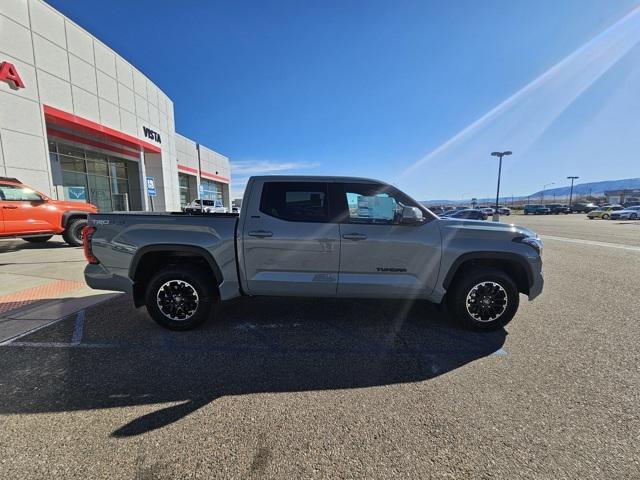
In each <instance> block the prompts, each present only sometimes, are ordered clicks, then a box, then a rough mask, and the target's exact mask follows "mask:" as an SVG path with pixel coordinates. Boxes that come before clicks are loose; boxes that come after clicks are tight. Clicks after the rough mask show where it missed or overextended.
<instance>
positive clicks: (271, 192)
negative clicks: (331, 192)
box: [260, 182, 329, 222]
mask: <svg viewBox="0 0 640 480" xmlns="http://www.w3.org/2000/svg"><path fill="white" fill-rule="evenodd" d="M260 211H261V212H262V213H264V214H266V215H270V216H272V217H275V218H280V219H282V220H287V221H290V222H328V221H329V220H328V219H329V209H328V205H327V184H326V183H322V182H267V183H265V184H264V186H263V188H262V197H261V198H260Z"/></svg>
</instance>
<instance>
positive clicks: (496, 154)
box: [491, 150, 511, 222]
mask: <svg viewBox="0 0 640 480" xmlns="http://www.w3.org/2000/svg"><path fill="white" fill-rule="evenodd" d="M509 155H511V152H510V151H509V150H507V151H506V152H491V156H492V157H498V158H499V159H500V163H499V164H498V189H497V191H496V209H495V211H494V212H493V221H494V222H497V221H499V220H500V214H499V213H498V204H499V203H500V175H501V174H502V157H507V156H509Z"/></svg>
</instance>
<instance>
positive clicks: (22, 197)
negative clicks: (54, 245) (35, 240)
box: [0, 184, 53, 235]
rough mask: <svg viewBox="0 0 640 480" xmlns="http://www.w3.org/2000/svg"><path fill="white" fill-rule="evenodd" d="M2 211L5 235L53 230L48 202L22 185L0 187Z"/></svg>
mask: <svg viewBox="0 0 640 480" xmlns="http://www.w3.org/2000/svg"><path fill="white" fill-rule="evenodd" d="M0 209H1V210H2V217H3V223H4V232H3V233H5V234H14V235H20V234H28V233H37V232H50V231H52V230H53V227H52V226H51V224H50V223H49V222H48V221H47V218H48V217H49V216H51V215H48V212H47V211H46V202H45V201H44V199H43V198H42V197H41V196H40V195H39V194H38V193H37V192H35V191H33V190H31V189H30V188H28V187H25V186H22V185H9V184H5V185H0Z"/></svg>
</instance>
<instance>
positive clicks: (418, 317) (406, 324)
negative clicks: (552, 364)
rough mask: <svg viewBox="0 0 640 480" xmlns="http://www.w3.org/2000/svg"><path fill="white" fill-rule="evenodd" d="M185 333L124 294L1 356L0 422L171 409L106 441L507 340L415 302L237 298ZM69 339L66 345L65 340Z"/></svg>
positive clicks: (447, 362) (456, 356)
mask: <svg viewBox="0 0 640 480" xmlns="http://www.w3.org/2000/svg"><path fill="white" fill-rule="evenodd" d="M218 314H219V319H214V320H212V321H210V322H208V323H207V324H206V325H204V326H203V327H201V328H200V329H197V330H194V331H190V332H181V333H177V332H169V331H166V330H163V329H161V328H160V327H157V326H156V325H155V324H154V323H153V322H152V321H151V320H150V319H149V318H148V317H147V315H146V313H145V312H144V310H136V309H134V308H133V306H132V305H131V304H130V303H129V301H127V300H124V299H123V298H122V297H119V298H118V299H115V300H112V301H109V302H106V303H104V304H102V305H100V306H99V307H96V308H94V309H90V310H87V312H86V314H85V320H84V323H83V326H82V329H81V330H83V331H84V333H83V334H82V339H81V341H80V340H78V332H77V330H78V325H77V322H75V320H74V319H69V320H66V321H64V322H61V323H58V324H56V325H54V326H52V327H49V328H48V329H44V330H41V331H39V332H36V333H34V334H32V335H30V336H28V337H25V338H23V339H21V342H20V344H19V345H13V346H8V347H3V348H0V361H1V363H2V365H3V368H2V369H1V370H0V384H1V385H3V388H2V390H1V391H0V414H21V413H42V412H65V411H78V410H92V409H105V408H115V407H126V406H135V405H151V404H158V403H167V402H172V403H176V402H179V403H177V404H174V405H171V406H169V407H166V408H160V409H158V410H155V411H153V412H151V413H148V414H145V415H143V416H140V417H138V418H135V419H133V420H132V421H130V422H129V423H127V424H125V425H123V426H120V427H118V428H116V429H115V431H113V432H112V434H111V435H112V436H113V437H131V436H136V435H141V434H144V433H147V432H150V431H153V430H156V429H158V428H162V427H164V426H167V425H169V424H172V423H174V422H176V421H179V420H180V419H182V418H184V417H185V416H187V415H189V414H190V413H192V412H194V411H196V410H198V409H199V408H201V407H203V406H205V405H207V404H209V403H211V402H213V401H215V400H216V399H217V398H220V397H223V396H229V395H245V394H255V393H265V392H302V391H313V390H333V389H351V388H365V387H372V386H384V385H391V384H398V383H407V382H421V381H425V380H429V379H431V378H434V377H437V376H439V375H442V374H444V373H447V372H450V371H451V370H454V369H456V368H459V367H461V366H463V365H466V364H467V363H469V362H473V361H474V360H477V359H479V358H483V357H486V356H489V355H492V354H496V353H497V354H498V355H502V354H505V352H504V351H503V350H501V349H502V346H503V344H504V341H505V338H506V331H505V330H504V329H501V330H499V331H495V332H489V333H476V332H469V331H466V330H462V329H460V328H458V327H457V326H455V325H453V324H452V323H451V321H450V320H449V319H448V318H447V317H446V315H445V314H444V313H443V312H442V311H441V310H439V309H438V308H436V307H434V306H431V305H429V304H426V303H424V302H388V301H375V300H372V301H364V300H358V301H356V300H333V299H331V300H327V299H324V300H323V299H290V298H286V299H285V298H282V299H277V298H274V299H271V298H259V299H258V298H256V299H241V300H237V301H235V302H232V303H228V304H225V305H224V306H222V307H220V308H219V311H218ZM72 338H73V339H75V341H73V342H72V341H71V339H72Z"/></svg>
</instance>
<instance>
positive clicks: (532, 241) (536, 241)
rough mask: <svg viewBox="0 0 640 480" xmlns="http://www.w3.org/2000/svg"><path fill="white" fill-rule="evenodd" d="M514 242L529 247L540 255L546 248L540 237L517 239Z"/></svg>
mask: <svg viewBox="0 0 640 480" xmlns="http://www.w3.org/2000/svg"><path fill="white" fill-rule="evenodd" d="M513 241H514V242H518V243H524V244H526V245H529V246H530V247H531V248H533V249H534V250H535V251H536V252H538V255H542V249H543V248H544V244H543V243H542V240H540V238H538V237H516V238H514V239H513Z"/></svg>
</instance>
